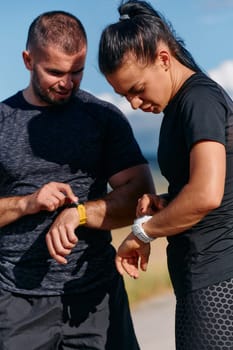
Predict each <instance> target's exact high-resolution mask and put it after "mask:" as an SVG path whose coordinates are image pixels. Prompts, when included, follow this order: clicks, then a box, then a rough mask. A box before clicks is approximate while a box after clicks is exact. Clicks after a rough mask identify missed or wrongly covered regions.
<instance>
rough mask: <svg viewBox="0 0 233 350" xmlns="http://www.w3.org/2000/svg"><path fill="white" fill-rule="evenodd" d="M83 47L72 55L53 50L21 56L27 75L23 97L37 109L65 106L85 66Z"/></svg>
mask: <svg viewBox="0 0 233 350" xmlns="http://www.w3.org/2000/svg"><path fill="white" fill-rule="evenodd" d="M86 49H87V48H86V46H84V47H83V49H82V50H81V51H80V52H78V53H76V54H73V55H68V54H65V53H64V52H62V51H61V50H59V49H58V48H56V47H49V48H47V49H46V50H45V49H34V50H32V51H30V52H28V51H26V52H24V62H25V65H26V67H27V68H28V69H29V70H30V72H31V81H30V85H29V88H28V89H27V90H28V94H27V96H29V98H28V99H29V101H28V102H30V103H32V104H35V105H39V106H50V105H59V104H63V103H66V102H67V101H68V100H69V99H70V97H71V96H72V95H73V94H74V92H75V91H76V90H77V89H78V88H79V86H80V83H81V80H82V77H83V70H84V65H85V58H86Z"/></svg>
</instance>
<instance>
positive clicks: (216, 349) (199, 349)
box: [176, 279, 233, 350]
mask: <svg viewBox="0 0 233 350" xmlns="http://www.w3.org/2000/svg"><path fill="white" fill-rule="evenodd" d="M176 349H177V350H207V349H208V350H232V349H233V279H231V280H228V281H224V282H220V283H218V284H215V285H213V286H210V287H208V288H203V289H200V290H197V291H194V292H192V293H189V294H187V295H186V296H185V297H183V298H178V299H177V306H176Z"/></svg>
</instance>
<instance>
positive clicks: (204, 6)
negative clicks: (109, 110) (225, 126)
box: [0, 0, 233, 154]
mask: <svg viewBox="0 0 233 350" xmlns="http://www.w3.org/2000/svg"><path fill="white" fill-rule="evenodd" d="M119 2H120V0H40V1H33V0H20V1H17V0H5V1H2V4H1V11H0V33H1V54H0V77H1V78H0V81H1V84H0V100H3V99H5V98H7V97H9V96H11V95H12V94H14V93H15V92H17V91H18V90H21V89H24V88H25V87H26V86H27V84H28V82H29V72H28V71H27V70H26V69H25V67H24V64H23V61H22V51H23V50H24V48H25V41H26V37H27V31H28V27H29V25H30V23H31V22H32V21H33V19H34V18H35V17H36V16H38V15H39V14H41V13H43V12H45V11H51V10H63V11H68V12H71V13H72V14H74V15H75V16H77V17H78V18H79V19H80V20H81V22H82V23H83V25H84V27H85V29H86V32H87V37H88V55H87V61H86V67H85V72H84V78H83V81H82V85H81V87H82V88H83V89H86V90H88V91H89V92H92V93H93V94H94V95H96V96H98V97H100V98H102V99H107V100H108V101H110V102H113V103H114V104H116V105H117V106H118V107H119V108H120V109H121V110H122V111H123V112H124V113H125V115H126V116H127V118H128V119H129V121H130V123H131V125H132V128H133V130H134V133H135V136H136V138H137V140H138V142H139V144H140V146H141V148H142V150H143V152H144V153H145V154H153V153H154V154H156V148H157V143H158V133H159V126H160V123H161V119H162V115H159V116H157V115H154V114H150V113H149V114H145V113H143V112H140V111H137V112H135V111H133V110H131V108H130V106H129V103H128V102H127V101H125V100H124V99H122V98H120V97H118V96H116V94H115V93H114V92H113V90H112V88H111V86H110V85H109V84H108V83H107V82H106V80H105V78H104V77H103V76H102V75H101V73H100V72H99V70H98V62H97V56H98V42H99V38H100V35H101V32H102V30H103V29H104V28H105V27H106V26H107V25H108V24H110V23H112V22H116V21H118V18H119V15H118V12H117V7H118V5H119ZM150 3H151V5H153V6H154V7H155V9H156V10H159V11H160V12H161V13H162V14H163V15H164V16H165V17H166V18H167V20H169V21H170V22H171V23H172V25H173V27H174V29H175V31H176V33H177V35H178V36H179V37H181V38H182V39H183V40H184V42H185V44H186V47H187V49H188V50H189V51H190V52H191V53H192V55H193V56H194V58H195V60H196V61H197V63H198V64H199V65H200V66H201V67H202V68H203V69H204V71H205V72H207V73H208V74H209V75H210V76H211V77H212V78H213V79H214V80H216V81H218V82H219V83H220V84H221V85H223V87H224V88H225V89H226V90H227V91H228V92H229V94H230V95H231V96H232V97H233V45H232V35H233V0H150Z"/></svg>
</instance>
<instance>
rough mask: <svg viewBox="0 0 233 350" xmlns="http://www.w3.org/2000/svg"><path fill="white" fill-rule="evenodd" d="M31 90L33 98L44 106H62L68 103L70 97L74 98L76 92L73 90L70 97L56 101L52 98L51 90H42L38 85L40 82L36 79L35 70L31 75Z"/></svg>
mask: <svg viewBox="0 0 233 350" xmlns="http://www.w3.org/2000/svg"><path fill="white" fill-rule="evenodd" d="M32 88H33V91H34V94H35V96H36V97H37V98H38V99H39V100H40V101H41V102H45V103H46V104H49V105H63V104H65V103H67V102H69V101H70V99H71V98H72V96H74V94H75V91H76V90H77V89H73V90H72V93H71V94H70V96H68V97H66V98H65V97H64V98H60V99H56V98H55V97H54V96H53V90H51V91H49V90H43V89H42V87H41V85H40V80H39V78H38V74H37V72H36V71H35V70H34V74H33V78H32Z"/></svg>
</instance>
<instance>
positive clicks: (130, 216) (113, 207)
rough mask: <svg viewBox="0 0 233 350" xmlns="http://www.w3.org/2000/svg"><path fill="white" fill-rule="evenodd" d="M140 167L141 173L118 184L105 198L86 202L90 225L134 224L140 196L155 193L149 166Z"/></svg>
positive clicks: (117, 225)
mask: <svg viewBox="0 0 233 350" xmlns="http://www.w3.org/2000/svg"><path fill="white" fill-rule="evenodd" d="M140 167H141V173H140V174H137V176H132V177H131V178H130V179H129V180H128V182H127V183H124V184H122V185H120V186H116V187H115V188H114V190H113V191H111V192H109V193H108V194H107V195H106V196H105V198H103V199H100V200H97V201H90V202H87V203H86V204H85V207H86V212H87V226H88V227H91V228H101V229H106V230H107V229H115V228H119V227H123V226H127V225H130V224H132V221H133V220H134V218H135V216H136V206H137V202H138V199H139V197H140V196H142V195H143V194H144V193H155V188H154V184H153V179H152V177H151V174H150V171H149V169H148V167H147V166H145V165H144V166H140Z"/></svg>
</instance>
